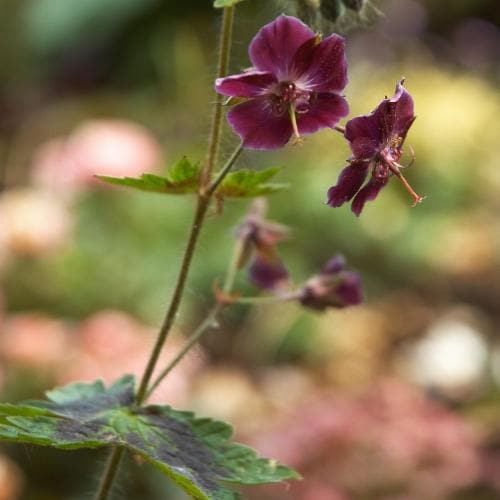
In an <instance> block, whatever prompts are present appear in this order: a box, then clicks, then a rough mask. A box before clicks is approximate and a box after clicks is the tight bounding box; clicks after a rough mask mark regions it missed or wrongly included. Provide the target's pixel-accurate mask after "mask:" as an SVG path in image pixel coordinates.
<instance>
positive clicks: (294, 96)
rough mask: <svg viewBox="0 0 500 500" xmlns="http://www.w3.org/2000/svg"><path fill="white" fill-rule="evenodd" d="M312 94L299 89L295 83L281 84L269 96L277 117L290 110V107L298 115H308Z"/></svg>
mask: <svg viewBox="0 0 500 500" xmlns="http://www.w3.org/2000/svg"><path fill="white" fill-rule="evenodd" d="M310 99H311V92H309V91H307V90H302V89H300V88H298V87H297V86H296V85H295V83H293V82H280V83H278V84H277V85H276V86H275V88H274V89H272V92H271V93H270V94H269V100H270V102H271V106H272V109H273V113H274V114H276V115H282V114H284V113H286V112H288V110H289V109H290V105H292V106H293V109H294V110H295V112H296V113H307V111H309V101H310Z"/></svg>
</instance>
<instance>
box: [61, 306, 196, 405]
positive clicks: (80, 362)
mask: <svg viewBox="0 0 500 500" xmlns="http://www.w3.org/2000/svg"><path fill="white" fill-rule="evenodd" d="M154 338H155V330H154V329H152V328H150V327H148V326H146V325H144V324H142V323H140V322H139V321H137V320H135V319H134V318H132V317H131V316H129V315H127V314H126V313H123V312H119V311H111V310H109V311H102V312H99V313H96V314H94V315H93V316H91V317H90V318H88V319H87V320H86V321H84V322H83V323H82V324H81V326H80V329H79V331H78V332H77V346H76V351H75V355H74V356H73V357H72V358H71V359H68V362H67V363H66V365H65V366H64V368H63V370H62V371H61V375H60V382H61V383H63V384H65V383H68V382H73V381H75V380H88V381H91V380H95V379H98V378H102V379H104V380H105V381H106V382H107V383H110V382H113V381H115V380H116V379H118V378H119V377H121V376H122V375H123V374H124V373H131V374H134V375H136V377H137V378H139V377H140V376H141V375H142V372H143V370H144V366H146V362H147V359H148V356H149V353H150V350H151V347H152V345H153V342H154ZM183 341H184V340H183V339H182V338H179V336H175V335H173V336H172V337H171V339H169V342H168V344H167V347H166V348H165V350H164V353H163V354H162V356H161V358H160V361H159V363H158V366H159V369H162V368H163V367H164V366H166V364H167V362H168V361H169V360H170V359H171V358H173V357H174V356H175V355H176V354H177V352H178V350H179V349H180V348H181V346H182V345H183ZM201 364H202V358H201V355H200V351H199V350H196V349H195V350H194V351H193V352H192V354H191V355H188V356H186V358H185V359H184V360H183V361H182V362H180V363H179V365H178V366H177V367H176V369H175V370H173V371H172V373H171V374H169V376H168V379H167V380H165V382H164V383H162V384H160V386H159V387H158V389H157V391H155V393H154V395H153V397H152V398H151V399H150V401H152V402H157V403H168V404H172V405H182V404H183V403H184V402H185V400H186V399H187V397H188V391H189V387H190V382H189V381H190V380H192V378H193V374H194V373H195V372H196V371H197V370H198V369H199V368H200V366H201ZM157 372H158V371H157Z"/></svg>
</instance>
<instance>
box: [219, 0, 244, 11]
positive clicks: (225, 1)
mask: <svg viewBox="0 0 500 500" xmlns="http://www.w3.org/2000/svg"><path fill="white" fill-rule="evenodd" d="M242 1H243V0H214V7H215V8H216V9H223V8H224V7H232V6H233V5H236V4H237V3H240V2H242Z"/></svg>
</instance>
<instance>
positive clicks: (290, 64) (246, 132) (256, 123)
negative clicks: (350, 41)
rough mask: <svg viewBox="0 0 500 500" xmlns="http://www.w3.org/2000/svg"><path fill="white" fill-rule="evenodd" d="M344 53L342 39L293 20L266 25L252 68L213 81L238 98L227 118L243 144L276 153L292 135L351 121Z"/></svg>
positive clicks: (252, 49) (254, 45)
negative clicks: (347, 118) (344, 93)
mask: <svg viewBox="0 0 500 500" xmlns="http://www.w3.org/2000/svg"><path fill="white" fill-rule="evenodd" d="M344 50H345V43H344V39H343V38H342V37H340V36H338V35H331V36H329V37H327V38H325V39H324V40H321V38H320V37H319V36H317V35H316V34H315V33H314V32H313V31H312V30H311V29H310V28H309V27H307V26H306V25H305V24H304V23H302V22H301V21H299V20H298V19H296V18H295V17H290V16H285V15H282V16H279V17H278V18H277V19H276V20H274V21H273V22H272V23H270V24H268V25H266V26H264V27H263V28H262V29H261V30H260V31H259V32H258V33H257V35H256V36H255V37H254V39H253V40H252V42H251V44H250V47H249V56H250V60H251V61H252V64H253V67H252V68H251V69H250V70H248V71H245V72H244V73H241V74H238V75H233V76H229V77H227V78H220V79H217V80H216V82H215V88H216V90H217V92H219V93H220V94H223V95H226V96H230V97H234V98H239V99H237V101H239V102H240V103H239V104H237V105H236V106H234V108H233V109H232V110H231V111H229V113H228V115H227V118H228V121H229V123H230V124H231V126H232V128H233V130H234V131H235V132H236V133H237V134H238V135H239V136H240V137H241V140H242V142H243V145H244V146H245V147H247V148H252V149H278V148H281V147H283V146H284V145H285V144H286V143H287V142H288V141H289V140H290V137H291V136H292V134H293V135H295V137H296V139H297V140H300V134H311V133H313V132H316V131H317V130H319V129H321V128H325V127H330V128H333V127H335V125H336V124H337V123H338V121H339V120H340V118H343V117H344V116H347V114H348V112H349V107H348V105H347V102H346V100H345V99H344V98H343V97H342V95H341V93H342V91H343V90H344V88H345V86H346V85H347V62H346V59H345V53H344ZM241 99H243V102H241Z"/></svg>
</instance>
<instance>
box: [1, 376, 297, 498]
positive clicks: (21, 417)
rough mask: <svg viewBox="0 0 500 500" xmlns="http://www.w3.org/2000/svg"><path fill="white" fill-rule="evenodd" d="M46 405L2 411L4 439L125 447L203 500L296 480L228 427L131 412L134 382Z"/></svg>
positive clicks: (63, 394)
mask: <svg viewBox="0 0 500 500" xmlns="http://www.w3.org/2000/svg"><path fill="white" fill-rule="evenodd" d="M47 398H48V399H47V400H46V401H28V402H26V403H24V404H20V405H11V404H1V405H0V439H2V440H6V441H13V442H18V443H32V444H38V445H44V446H52V447H55V448H61V449H77V448H100V447H104V446H109V445H118V446H124V447H125V448H127V449H129V450H130V451H132V452H133V453H134V454H138V455H140V456H142V457H143V458H144V459H145V460H147V461H149V462H150V463H152V464H153V465H155V466H156V467H158V468H159V469H160V470H161V471H163V472H164V473H165V474H166V475H167V476H169V477H170V478H171V479H172V480H174V481H175V482H176V483H177V484H178V485H179V486H180V487H182V488H183V489H184V490H185V491H186V492H187V493H188V494H189V495H191V496H192V497H193V498H195V499H203V500H212V499H213V500H234V499H237V498H239V495H238V494H237V493H236V492H234V491H233V490H232V489H231V488H229V487H228V486H227V483H233V484H242V485H243V484H246V485H251V484H262V483H271V482H279V481H283V480H287V479H295V478H298V477H299V476H298V474H297V473H296V472H294V471H293V470H291V469H289V468H287V467H284V466H282V465H279V464H278V463H276V462H275V461H273V460H267V459H264V458H257V456H256V454H255V452H254V451H253V450H251V449H250V448H247V447H245V446H241V445H239V444H233V443H230V442H229V441H228V440H229V438H230V437H231V434H232V429H231V427H230V426H229V425H227V424H225V423H223V422H218V421H215V420H211V419H208V418H196V417H195V416H194V414H193V413H190V412H182V411H178V410H174V409H173V408H171V407H169V406H155V405H151V406H145V407H141V408H135V409H134V408H133V400H134V378H133V377H132V376H130V375H127V376H125V377H123V378H121V379H120V380H118V381H117V382H116V383H115V384H113V385H112V386H110V387H108V388H106V387H105V386H104V384H103V383H102V382H100V381H99V382H94V383H92V384H86V383H76V384H71V385H68V386H66V387H63V388H61V389H56V390H53V391H49V392H48V393H47Z"/></svg>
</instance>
